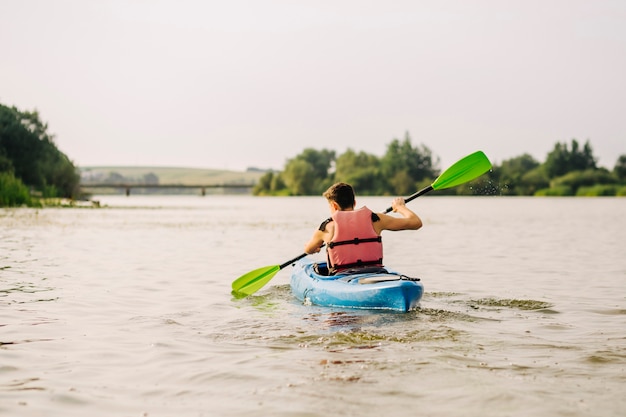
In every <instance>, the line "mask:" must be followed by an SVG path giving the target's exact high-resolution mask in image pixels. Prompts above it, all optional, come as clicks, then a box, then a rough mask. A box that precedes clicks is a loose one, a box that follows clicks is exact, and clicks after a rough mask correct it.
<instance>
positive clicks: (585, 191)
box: [576, 185, 617, 197]
mask: <svg viewBox="0 0 626 417" xmlns="http://www.w3.org/2000/svg"><path fill="white" fill-rule="evenodd" d="M616 193H617V187H615V186H613V185H594V186H592V187H580V188H579V189H578V191H577V192H576V196H578V197H600V196H614V195H615V194H616Z"/></svg>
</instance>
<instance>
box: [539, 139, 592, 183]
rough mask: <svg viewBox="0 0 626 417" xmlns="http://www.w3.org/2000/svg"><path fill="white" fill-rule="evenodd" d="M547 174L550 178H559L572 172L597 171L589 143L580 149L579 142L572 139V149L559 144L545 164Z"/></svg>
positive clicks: (564, 144)
mask: <svg viewBox="0 0 626 417" xmlns="http://www.w3.org/2000/svg"><path fill="white" fill-rule="evenodd" d="M544 165H545V168H546V173H547V174H548V177H549V178H555V177H559V176H561V175H565V174H567V173H568V172H571V171H584V170H586V169H596V158H595V157H594V156H593V151H592V149H591V145H590V144H589V141H587V142H585V145H584V146H583V149H580V147H579V144H578V141H577V140H576V139H572V146H571V149H569V148H568V146H567V144H566V143H560V142H557V144H556V145H555V146H554V149H553V150H552V152H550V153H549V154H548V157H547V159H546V162H545V164H544Z"/></svg>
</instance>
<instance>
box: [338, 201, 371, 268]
mask: <svg viewBox="0 0 626 417" xmlns="http://www.w3.org/2000/svg"><path fill="white" fill-rule="evenodd" d="M372 215H373V213H372V211H371V210H370V209H368V208H367V207H362V208H360V209H358V210H352V211H336V212H335V213H334V214H333V215H332V219H333V221H334V222H335V234H334V236H333V239H332V240H331V241H330V243H329V244H328V247H327V248H326V254H327V256H328V267H329V270H330V272H331V273H337V272H338V271H342V270H345V269H349V268H355V267H361V266H383V244H382V239H381V237H380V235H378V234H377V233H376V231H375V230H374V226H373V225H372Z"/></svg>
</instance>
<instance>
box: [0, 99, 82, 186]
mask: <svg viewBox="0 0 626 417" xmlns="http://www.w3.org/2000/svg"><path fill="white" fill-rule="evenodd" d="M0 169H1V170H2V171H5V172H11V171H12V172H13V174H14V175H15V177H16V178H19V179H20V180H21V181H22V182H23V183H24V185H26V186H28V187H32V188H34V189H36V190H39V191H41V192H42V193H43V195H44V196H50V197H74V196H76V195H77V194H78V192H79V182H80V177H79V174H78V172H77V170H76V167H75V166H74V164H73V163H72V162H71V161H70V160H69V158H68V157H67V156H66V155H65V154H63V153H62V152H60V151H59V150H58V149H57V147H56V145H55V144H54V137H53V136H52V135H50V134H49V133H48V125H47V124H45V123H43V122H42V121H41V119H40V118H39V113H38V112H37V111H33V112H21V111H19V110H18V109H17V108H15V107H7V106H4V105H1V104H0Z"/></svg>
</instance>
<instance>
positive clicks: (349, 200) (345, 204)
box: [322, 182, 355, 210]
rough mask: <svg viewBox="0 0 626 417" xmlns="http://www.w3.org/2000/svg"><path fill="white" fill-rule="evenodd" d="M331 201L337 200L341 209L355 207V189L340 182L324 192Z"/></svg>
mask: <svg viewBox="0 0 626 417" xmlns="http://www.w3.org/2000/svg"><path fill="white" fill-rule="evenodd" d="M322 195H323V196H324V197H326V199H327V200H328V201H329V202H333V201H334V202H335V203H337V205H339V208H340V209H341V210H349V209H352V208H354V204H355V199H354V189H352V186H351V185H349V184H346V183H344V182H338V183H336V184H333V185H331V186H330V188H329V189H328V190H326V191H325V192H324V194H322Z"/></svg>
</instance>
